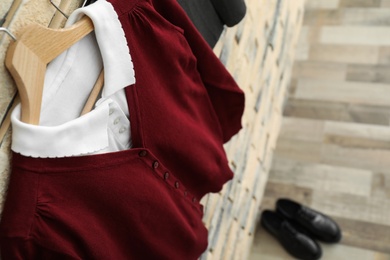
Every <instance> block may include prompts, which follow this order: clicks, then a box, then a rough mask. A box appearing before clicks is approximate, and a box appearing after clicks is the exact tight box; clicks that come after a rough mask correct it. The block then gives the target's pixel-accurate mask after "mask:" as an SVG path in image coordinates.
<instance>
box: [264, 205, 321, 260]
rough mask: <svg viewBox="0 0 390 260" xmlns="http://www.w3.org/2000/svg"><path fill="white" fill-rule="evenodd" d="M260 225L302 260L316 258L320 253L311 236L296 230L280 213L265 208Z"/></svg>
mask: <svg viewBox="0 0 390 260" xmlns="http://www.w3.org/2000/svg"><path fill="white" fill-rule="evenodd" d="M261 225H262V226H263V227H264V229H265V230H267V231H268V232H269V233H271V234H272V235H273V236H275V237H276V239H278V240H279V242H280V244H281V245H282V246H283V247H284V249H286V251H287V252H289V253H290V254H291V255H292V256H294V257H296V258H298V259H302V260H317V259H320V257H321V255H322V250H321V247H320V246H319V245H318V244H317V242H316V241H314V240H313V239H312V238H310V237H309V236H307V235H306V234H304V233H301V232H300V231H298V230H297V229H296V228H295V227H294V225H293V224H291V223H290V222H289V221H288V220H286V219H285V218H284V217H283V216H281V215H280V214H278V213H276V212H274V211H270V210H265V211H263V213H262V214H261Z"/></svg>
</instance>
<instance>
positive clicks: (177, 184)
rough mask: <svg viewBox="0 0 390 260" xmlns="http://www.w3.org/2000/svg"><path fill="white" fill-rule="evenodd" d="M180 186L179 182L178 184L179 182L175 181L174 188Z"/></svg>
mask: <svg viewBox="0 0 390 260" xmlns="http://www.w3.org/2000/svg"><path fill="white" fill-rule="evenodd" d="M179 187H180V184H179V182H178V181H177V182H175V188H176V189H178V188H179Z"/></svg>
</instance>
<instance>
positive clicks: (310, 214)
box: [298, 207, 317, 221]
mask: <svg viewBox="0 0 390 260" xmlns="http://www.w3.org/2000/svg"><path fill="white" fill-rule="evenodd" d="M298 215H299V217H301V218H303V219H305V220H307V221H312V220H313V219H315V217H316V216H317V214H316V213H315V212H314V211H313V210H311V209H309V208H306V207H302V209H301V210H300V211H299V212H298Z"/></svg>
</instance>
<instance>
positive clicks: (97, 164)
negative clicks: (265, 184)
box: [0, 0, 244, 259]
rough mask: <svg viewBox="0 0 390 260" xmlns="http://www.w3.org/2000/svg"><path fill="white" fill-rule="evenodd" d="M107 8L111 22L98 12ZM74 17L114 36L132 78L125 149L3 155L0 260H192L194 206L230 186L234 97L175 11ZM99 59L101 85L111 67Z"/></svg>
mask: <svg viewBox="0 0 390 260" xmlns="http://www.w3.org/2000/svg"><path fill="white" fill-rule="evenodd" d="M111 5H112V6H113V8H114V10H115V15H117V16H118V18H116V21H113V20H112V19H111V18H110V17H108V16H107V14H106V13H105V12H102V9H104V10H106V11H107V10H111V11H112V12H113V13H114V11H113V9H112V7H111ZM110 8H111V9H110ZM84 10H89V11H79V12H84V13H86V14H87V15H88V12H93V13H94V14H96V15H99V18H100V19H101V21H104V23H107V24H109V25H110V26H113V27H116V26H117V25H118V23H117V20H119V22H120V24H121V27H122V29H123V32H124V35H125V38H126V41H127V45H128V47H129V50H130V54H131V57H132V60H133V64H134V71H135V78H136V82H135V83H134V84H132V85H130V86H127V87H126V88H125V95H126V99H127V106H128V111H129V115H128V116H129V121H130V128H131V129H129V130H128V131H129V136H130V132H131V140H132V147H131V149H124V150H121V151H117V152H110V153H104V154H98V155H87V156H73V157H62V158H34V157H29V156H25V155H22V154H20V153H18V152H17V151H14V153H13V161H12V174H11V179H10V184H9V191H8V195H7V199H6V201H5V206H4V211H3V216H2V219H1V223H0V247H1V248H0V249H1V254H2V259H15V258H16V259H49V258H50V259H197V258H198V257H199V256H200V254H201V253H202V252H203V251H204V250H205V249H206V247H207V230H206V228H205V227H204V225H203V223H202V214H203V211H202V205H201V204H200V203H199V200H200V199H201V198H202V197H203V196H204V195H205V194H207V193H209V192H217V191H219V190H221V188H222V185H223V184H224V183H225V182H227V181H228V180H230V179H231V178H232V176H233V173H232V171H231V170H230V168H229V165H228V161H227V158H226V154H225V151H224V149H223V143H224V142H226V141H228V140H229V139H230V138H231V137H232V136H233V135H234V134H236V133H237V132H238V131H239V129H240V128H241V116H242V113H243V109H244V95H243V92H242V91H241V90H240V89H239V87H238V86H237V84H236V83H235V81H234V80H233V78H232V77H231V75H230V74H229V73H228V72H227V71H226V69H225V68H224V66H223V65H222V64H221V62H220V61H219V60H218V58H217V57H215V55H214V54H213V51H212V49H211V48H210V47H209V46H208V45H207V44H206V42H205V41H204V40H203V39H202V38H201V35H200V34H199V33H198V31H197V30H196V29H195V27H194V26H193V24H192V22H191V21H190V20H189V19H188V17H187V15H186V14H185V13H184V11H183V10H182V9H181V7H180V6H179V5H178V4H177V3H176V2H175V1H171V0H127V1H120V0H112V1H109V2H106V1H105V0H99V1H97V2H96V3H94V4H92V5H90V6H88V7H86V8H85V9H84ZM71 19H73V18H71ZM95 34H96V36H97V38H98V35H99V27H98V26H97V27H95ZM107 41H110V38H107ZM98 43H99V47H100V42H99V39H98ZM107 50H109V49H107ZM105 51H106V50H103V49H101V50H100V52H101V55H102V56H103V63H104V69H105V73H107V75H108V74H109V73H110V72H109V71H112V70H114V71H115V70H118V69H121V68H118V67H116V66H113V67H111V65H110V64H111V63H106V62H105V60H104V52H105ZM112 53H114V54H115V53H116V51H115V50H113V52H112ZM107 66H108V68H107ZM60 67H61V66H60ZM87 69H88V68H87ZM107 69H108V71H107ZM97 71H98V70H97ZM106 71H107V72H106ZM84 73H85V72H84V71H83V72H82V74H81V75H84ZM122 73H126V72H122ZM127 76H129V75H127ZM65 80H66V79H65ZM87 85H88V84H87ZM122 85H123V84H122ZM79 87H80V88H82V87H84V86H83V85H82V84H81V85H80V86H79ZM108 97H112V95H107V96H106V97H105V96H104V95H103V98H108ZM102 105H103V104H101V106H102ZM119 106H120V105H119ZM120 107H121V109H122V106H120ZM104 109H105V111H106V113H107V114H109V109H107V106H105V107H104ZM95 110H99V104H98V107H97V108H96V109H95ZM93 112H94V111H92V112H91V113H93ZM17 113H18V112H17V111H16V112H15V116H16V117H17V115H18V114H17ZM87 115H88V114H87ZM81 118H82V117H81ZM81 118H77V119H74V116H73V117H71V118H69V119H66V120H65V121H66V122H59V124H67V123H68V122H70V121H72V120H79V119H81ZM69 120H70V121H69ZM45 127H46V128H51V127H56V126H53V125H51V124H48V125H46V126H45ZM91 131H93V130H91ZM29 133H30V132H29V131H27V132H24V134H26V135H28V134H29ZM58 138H59V140H58V142H61V140H60V139H61V137H60V136H59V137H58ZM66 138H67V137H66ZM48 145H50V144H48ZM48 157H50V156H48Z"/></svg>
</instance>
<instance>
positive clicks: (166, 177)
mask: <svg viewBox="0 0 390 260" xmlns="http://www.w3.org/2000/svg"><path fill="white" fill-rule="evenodd" d="M168 178H169V172H166V173H164V180H168Z"/></svg>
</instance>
